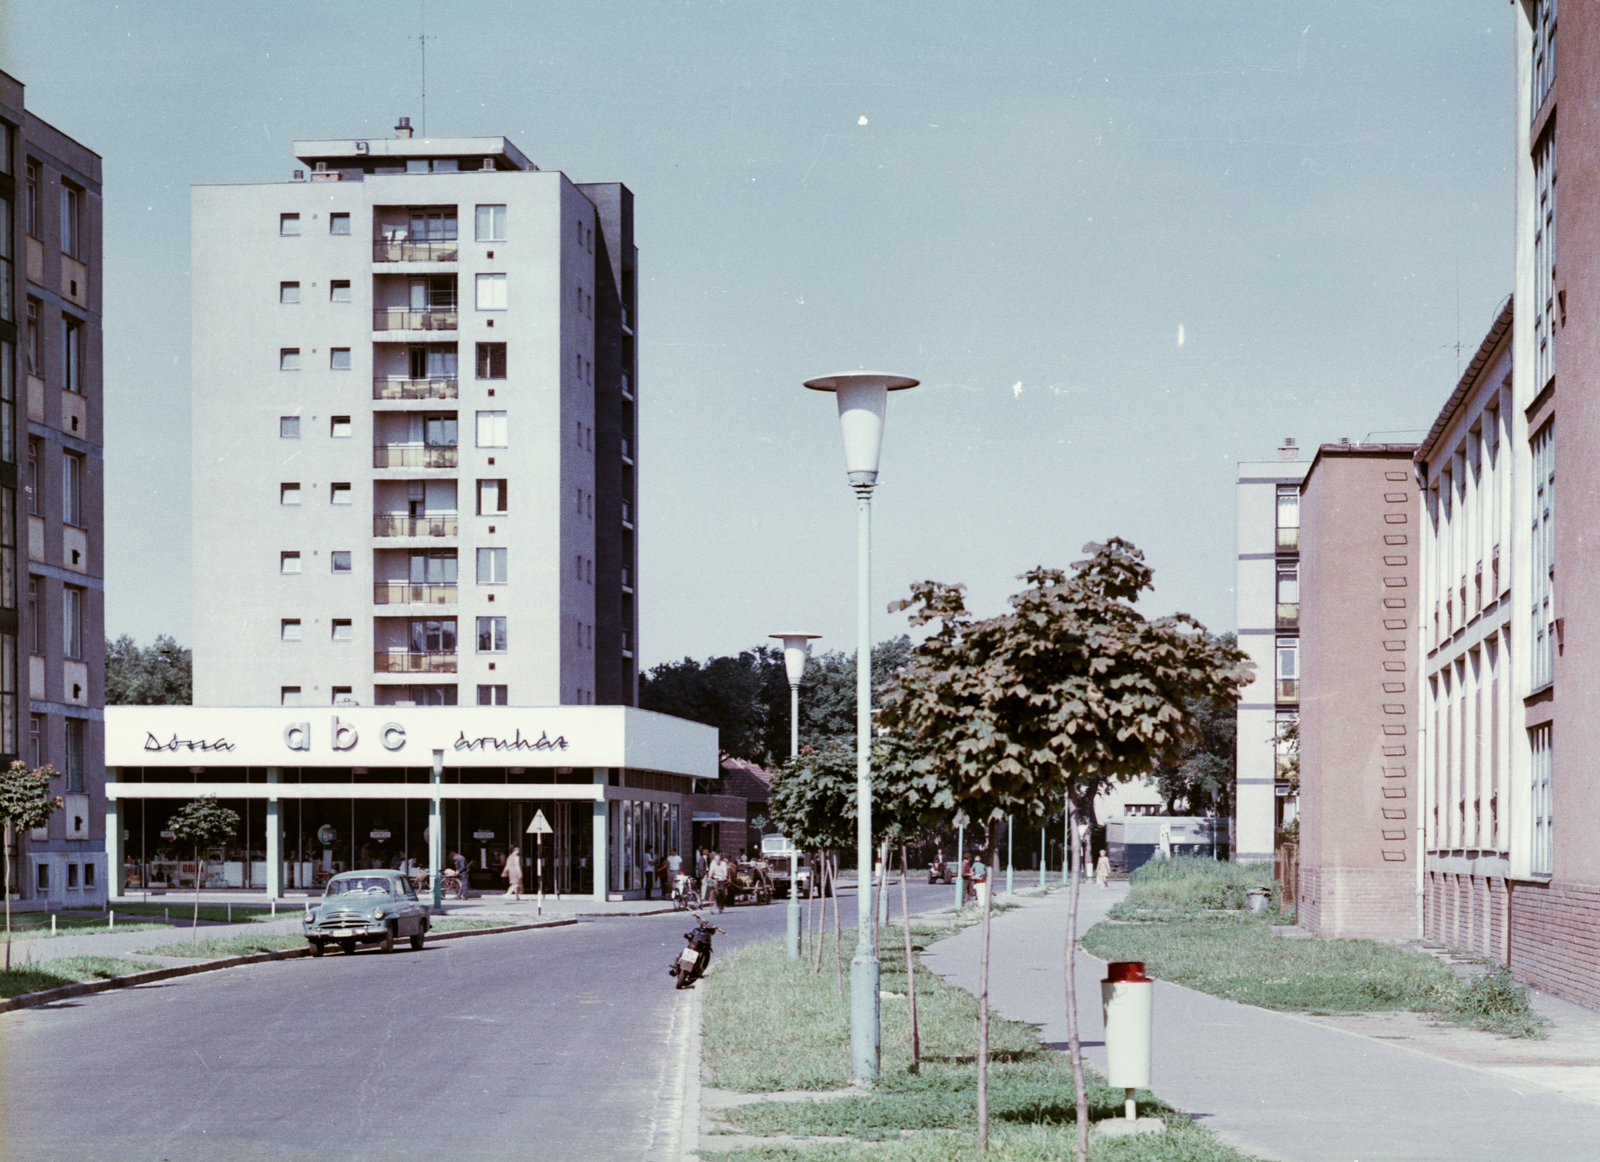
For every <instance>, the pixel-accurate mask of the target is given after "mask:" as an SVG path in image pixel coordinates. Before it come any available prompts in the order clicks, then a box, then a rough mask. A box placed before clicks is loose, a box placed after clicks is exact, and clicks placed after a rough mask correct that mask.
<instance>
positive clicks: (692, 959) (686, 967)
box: [667, 912, 727, 989]
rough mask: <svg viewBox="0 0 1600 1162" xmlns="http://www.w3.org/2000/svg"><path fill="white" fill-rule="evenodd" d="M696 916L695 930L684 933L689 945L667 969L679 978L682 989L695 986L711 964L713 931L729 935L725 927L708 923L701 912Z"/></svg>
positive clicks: (670, 973)
mask: <svg viewBox="0 0 1600 1162" xmlns="http://www.w3.org/2000/svg"><path fill="white" fill-rule="evenodd" d="M694 918H695V920H696V921H697V923H696V924H695V928H694V931H693V932H685V933H684V934H683V938H684V939H685V940H687V941H688V942H689V946H688V947H687V948H685V949H684V950H683V951H682V952H680V953H678V959H677V960H674V961H673V962H672V967H670V968H669V969H667V975H668V976H675V977H677V978H678V983H677V985H676V987H677V988H681V989H686V988H693V987H694V982H695V981H697V980H699V979H700V978H701V977H702V976H704V975H705V973H706V969H707V968H708V967H709V966H710V964H711V935H712V933H714V932H721V933H722V934H723V935H724V936H726V935H727V932H726V931H725V930H724V929H722V928H718V927H717V926H716V925H715V924H711V923H708V922H707V921H706V919H705V917H703V916H701V915H700V913H698V912H696V913H695V914H694Z"/></svg>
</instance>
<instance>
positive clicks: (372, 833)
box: [367, 831, 389, 839]
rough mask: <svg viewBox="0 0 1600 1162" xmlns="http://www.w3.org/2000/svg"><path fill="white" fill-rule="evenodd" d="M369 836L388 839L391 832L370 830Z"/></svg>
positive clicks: (370, 837)
mask: <svg viewBox="0 0 1600 1162" xmlns="http://www.w3.org/2000/svg"><path fill="white" fill-rule="evenodd" d="M367 838H369V839H388V838H389V833H388V832H387V831H369V832H368V833H367Z"/></svg>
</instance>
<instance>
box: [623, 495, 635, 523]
mask: <svg viewBox="0 0 1600 1162" xmlns="http://www.w3.org/2000/svg"><path fill="white" fill-rule="evenodd" d="M622 523H623V524H625V525H627V526H628V527H629V528H630V529H631V528H632V527H633V505H632V504H630V503H629V502H628V501H626V500H625V501H623V502H622Z"/></svg>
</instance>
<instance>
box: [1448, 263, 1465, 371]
mask: <svg viewBox="0 0 1600 1162" xmlns="http://www.w3.org/2000/svg"><path fill="white" fill-rule="evenodd" d="M1445 346H1446V347H1454V348H1455V349H1456V382H1457V383H1460V382H1461V348H1462V342H1461V259H1460V258H1457V259H1456V341H1455V342H1454V343H1446V344H1445Z"/></svg>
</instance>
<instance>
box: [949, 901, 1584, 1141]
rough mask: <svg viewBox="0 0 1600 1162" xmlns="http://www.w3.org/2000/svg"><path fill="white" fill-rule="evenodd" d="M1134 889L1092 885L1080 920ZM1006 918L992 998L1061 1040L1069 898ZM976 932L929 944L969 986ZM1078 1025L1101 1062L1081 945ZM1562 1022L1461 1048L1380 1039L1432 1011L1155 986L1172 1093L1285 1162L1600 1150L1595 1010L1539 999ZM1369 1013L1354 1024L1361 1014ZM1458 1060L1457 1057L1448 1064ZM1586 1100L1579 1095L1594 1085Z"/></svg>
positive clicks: (1163, 1075) (1092, 968)
mask: <svg viewBox="0 0 1600 1162" xmlns="http://www.w3.org/2000/svg"><path fill="white" fill-rule="evenodd" d="M1126 892H1127V887H1126V885H1116V886H1114V887H1113V889H1112V890H1111V891H1108V892H1105V893H1101V892H1099V891H1097V890H1095V888H1094V887H1093V885H1092V884H1091V885H1088V886H1086V888H1085V889H1084V892H1083V896H1082V905H1081V907H1080V916H1079V925H1080V931H1085V930H1087V929H1088V928H1089V927H1091V926H1092V925H1093V924H1094V923H1096V922H1097V921H1098V920H1100V919H1102V918H1103V917H1104V915H1105V913H1106V912H1107V911H1108V910H1109V909H1110V907H1111V905H1112V904H1113V903H1115V902H1116V901H1117V900H1119V899H1121V898H1122V897H1123V896H1124V895H1125V894H1126ZM1016 902H1017V903H1018V904H1019V905H1021V906H1020V907H1019V908H1018V909H1017V910H1016V911H1014V912H1010V913H1007V914H1006V915H1003V916H999V917H996V918H995V920H994V925H993V938H992V939H993V942H992V944H991V947H990V969H989V971H990V1003H991V1005H992V1006H993V1008H994V1010H995V1011H996V1012H997V1013H999V1014H1001V1015H1002V1016H1006V1017H1010V1018H1013V1019H1015V1020H1020V1021H1028V1022H1031V1023H1034V1024H1037V1025H1038V1026H1039V1027H1040V1030H1041V1034H1042V1036H1043V1038H1044V1040H1045V1041H1047V1042H1049V1043H1050V1044H1052V1045H1054V1046H1055V1047H1057V1048H1060V1049H1065V1048H1066V1042H1067V1031H1066V1001H1065V987H1064V985H1063V983H1062V979H1061V960H1062V955H1063V951H1064V946H1065V940H1066V917H1067V897H1066V894H1065V893H1054V894H1052V895H1051V896H1050V897H1048V898H1047V899H1026V898H1022V899H1018V900H1017V901H1016ZM979 935H980V931H979V929H978V928H976V927H974V928H969V929H966V930H964V931H962V932H961V933H959V934H958V935H956V936H953V937H951V938H950V939H948V940H944V941H941V942H939V943H938V944H937V945H935V946H934V947H933V948H931V949H929V950H928V952H927V953H926V954H925V962H926V963H927V965H928V967H929V968H930V969H932V970H933V971H934V972H937V973H939V974H940V975H941V976H943V977H945V978H946V979H947V980H949V981H950V982H951V983H952V984H957V985H960V986H961V987H962V988H966V989H969V990H972V991H974V992H975V991H976V990H977V984H978V953H979ZM1077 974H1078V975H1077V984H1078V998H1079V1004H1078V1009H1079V1028H1080V1033H1081V1035H1082V1037H1083V1040H1084V1042H1085V1048H1086V1057H1087V1058H1088V1061H1089V1064H1090V1065H1091V1066H1092V1067H1093V1068H1096V1069H1100V1070H1102V1071H1103V1070H1104V1068H1105V1050H1104V1047H1103V1045H1102V1044H1100V1042H1101V1041H1102V1037H1103V1028H1102V1024H1101V1019H1100V984H1099V982H1100V979H1101V978H1102V977H1103V976H1104V965H1103V963H1102V962H1101V961H1098V960H1096V959H1095V958H1093V957H1091V956H1089V955H1087V954H1085V953H1081V952H1080V953H1079V958H1078V965H1077ZM1536 1007H1537V1008H1539V1009H1540V1010H1541V1011H1542V1012H1544V1013H1546V1014H1547V1015H1552V1016H1554V1017H1555V1018H1556V1020H1557V1022H1558V1023H1557V1027H1556V1029H1555V1030H1554V1031H1553V1033H1552V1036H1551V1038H1550V1040H1548V1041H1544V1042H1511V1041H1497V1040H1496V1039H1495V1038H1493V1037H1492V1036H1491V1035H1490V1034H1487V1033H1466V1032H1460V1033H1458V1035H1457V1039H1456V1040H1453V1041H1452V1042H1451V1044H1453V1045H1456V1046H1458V1047H1459V1046H1460V1045H1461V1044H1463V1041H1462V1040H1460V1039H1462V1038H1464V1039H1466V1042H1465V1043H1466V1044H1468V1045H1469V1046H1470V1047H1471V1048H1470V1049H1469V1050H1468V1051H1466V1052H1465V1056H1466V1057H1470V1058H1473V1060H1470V1061H1468V1060H1463V1059H1462V1056H1461V1055H1456V1056H1451V1055H1450V1054H1445V1053H1437V1054H1436V1053H1434V1052H1431V1051H1429V1049H1428V1047H1427V1046H1426V1044H1419V1045H1418V1046H1416V1047H1410V1046H1407V1045H1405V1044H1404V1043H1403V1042H1402V1041H1400V1040H1393V1041H1391V1040H1385V1039H1379V1038H1386V1037H1390V1036H1393V1037H1396V1038H1399V1037H1406V1038H1408V1039H1410V1033H1411V1032H1412V1031H1413V1030H1414V1028H1415V1027H1416V1026H1418V1025H1421V1024H1424V1022H1421V1021H1418V1020H1417V1019H1416V1018H1414V1017H1411V1016H1409V1015H1406V1014H1396V1015H1394V1016H1395V1017H1397V1018H1400V1019H1401V1025H1400V1026H1399V1027H1398V1028H1397V1031H1395V1032H1392V1033H1391V1032H1388V1031H1383V1032H1378V1031H1376V1030H1378V1029H1380V1028H1383V1027H1384V1026H1383V1025H1382V1024H1381V1022H1382V1020H1383V1018H1385V1017H1389V1016H1390V1015H1389V1014H1382V1015H1374V1017H1371V1018H1363V1019H1365V1020H1372V1021H1373V1022H1374V1024H1373V1026H1372V1028H1373V1029H1374V1031H1373V1032H1371V1033H1365V1034H1364V1033H1363V1032H1360V1031H1355V1028H1354V1027H1353V1023H1352V1022H1351V1021H1350V1020H1349V1019H1346V1018H1334V1019H1330V1020H1327V1021H1323V1020H1311V1019H1308V1018H1304V1017H1299V1016H1295V1015H1292V1014H1285V1013H1274V1012H1269V1011H1267V1010H1265V1009H1256V1008H1252V1007H1250V1006H1248V1005H1241V1004H1236V1003H1234V1002H1232V1001H1225V1000H1220V999H1218V998H1216V997H1211V996H1207V995H1205V994H1203V993H1197V992H1193V991H1191V990H1189V989H1185V988H1180V987H1178V986H1176V985H1171V984H1166V983H1157V985H1156V988H1155V1014H1156V1029H1155V1079H1154V1081H1155V1084H1154V1085H1153V1086H1152V1088H1153V1090H1154V1091H1155V1092H1156V1093H1157V1094H1158V1095H1159V1096H1161V1097H1162V1098H1164V1099H1165V1100H1166V1101H1168V1102H1170V1103H1171V1104H1172V1105H1174V1106H1176V1107H1177V1108H1178V1109H1180V1110H1184V1111H1186V1112H1188V1113H1190V1114H1191V1115H1193V1116H1194V1118H1195V1120H1196V1121H1197V1122H1198V1123H1199V1124H1200V1125H1203V1126H1208V1127H1210V1128H1211V1129H1213V1130H1215V1131H1216V1132H1217V1133H1218V1134H1219V1135H1220V1136H1221V1137H1222V1138H1223V1139H1224V1140H1226V1141H1227V1142H1229V1143H1230V1144H1231V1145H1233V1146H1235V1147H1236V1148H1238V1149H1240V1150H1243V1151H1245V1152H1246V1153H1250V1154H1254V1155H1257V1156H1260V1157H1264V1158H1273V1159H1284V1160H1290V1162H1352V1160H1356V1162H1388V1160H1393V1162H1434V1160H1436V1162H1468V1160H1476V1159H1484V1160H1486V1162H1487V1160H1491V1159H1492V1160H1494V1162H1505V1160H1508V1159H1509V1160H1521V1159H1530V1160H1531V1159H1563V1160H1564V1159H1569V1158H1570V1159H1577V1158H1593V1157H1600V1145H1597V1144H1596V1143H1600V1056H1597V1055H1596V1052H1595V1051H1596V1049H1597V1048H1600V1014H1594V1013H1591V1012H1590V1011H1589V1010H1587V1009H1579V1008H1577V1007H1576V1006H1570V1005H1563V1004H1561V1003H1560V1002H1554V1003H1551V1002H1549V1001H1548V1000H1546V999H1545V998H1537V1000H1536ZM1358 1020H1359V1019H1358ZM1447 1057H1449V1058H1450V1059H1446V1058H1447ZM1591 1094H1592V1095H1594V1096H1593V1097H1592V1098H1589V1100H1583V1098H1584V1097H1586V1096H1588V1095H1591Z"/></svg>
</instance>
